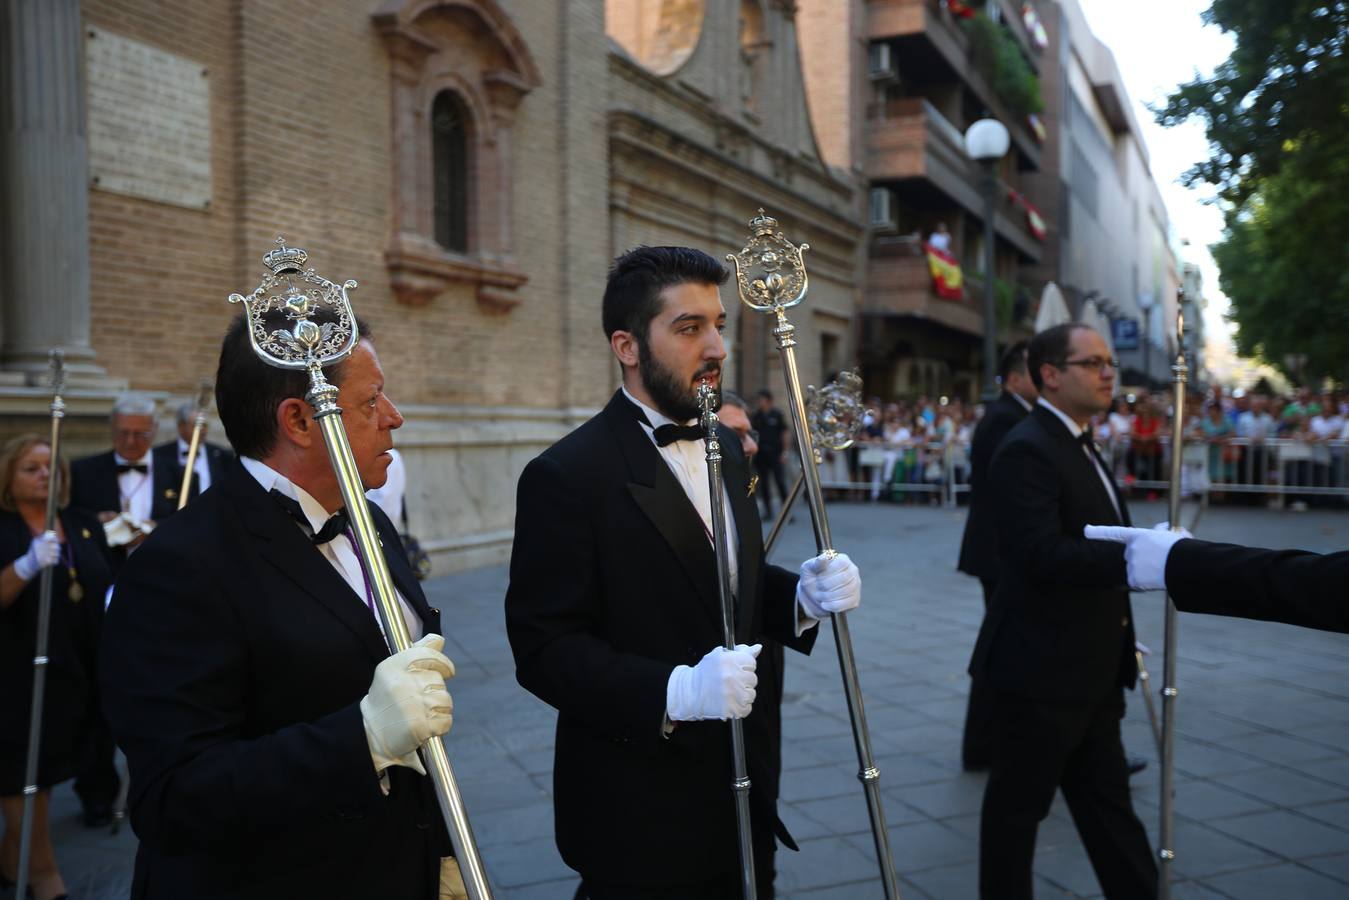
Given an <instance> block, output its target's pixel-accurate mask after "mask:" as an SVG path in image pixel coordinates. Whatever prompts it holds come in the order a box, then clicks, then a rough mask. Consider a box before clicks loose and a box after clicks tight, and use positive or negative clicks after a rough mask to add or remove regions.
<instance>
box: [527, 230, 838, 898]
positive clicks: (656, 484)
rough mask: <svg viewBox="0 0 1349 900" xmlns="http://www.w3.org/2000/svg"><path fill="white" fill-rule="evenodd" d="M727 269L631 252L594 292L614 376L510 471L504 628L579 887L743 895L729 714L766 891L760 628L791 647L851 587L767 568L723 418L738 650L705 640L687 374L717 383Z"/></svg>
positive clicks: (643, 893)
mask: <svg viewBox="0 0 1349 900" xmlns="http://www.w3.org/2000/svg"><path fill="white" fill-rule="evenodd" d="M726 277H727V272H726V269H725V268H724V267H723V266H722V265H721V264H720V263H718V262H717V261H716V260H714V259H713V258H712V257H710V256H708V255H707V254H706V253H703V252H701V251H699V250H693V249H689V248H684V247H639V248H637V249H635V250H632V251H630V252H629V253H627V254H625V255H623V256H622V257H620V258H619V259H618V260H617V261H616V263H615V265H614V268H613V271H612V272H611V273H610V276H609V281H608V286H607V287H606V289H605V293H604V302H603V319H604V332H605V334H606V335H607V336H608V338H609V347H610V349H611V350H612V352H613V354H614V356H615V357H616V358H617V359H618V361H619V364H620V365H621V366H622V370H623V386H622V387H621V388H620V389H619V390H618V391H617V392H616V393H615V394H614V396H613V398H612V399H611V400H610V401H609V404H608V405H607V406H606V407H605V408H604V409H603V410H602V411H601V412H600V413H599V414H598V415H597V416H595V417H594V418H592V419H591V420H590V421H588V422H586V423H585V424H584V425H582V426H581V427H580V428H578V429H577V430H576V431H574V432H573V433H572V434H570V435H568V436H567V437H566V438H563V439H562V440H561V441H559V442H558V443H557V444H555V445H553V446H552V447H551V448H549V449H548V450H547V451H545V452H544V453H543V454H542V455H541V456H539V457H538V458H537V459H535V460H533V461H532V462H531V463H530V464H529V465H528V466H527V467H526V468H525V471H524V473H523V474H522V475H521V477H520V485H519V491H518V495H517V496H518V501H517V502H518V507H517V512H516V519H515V547H514V550H513V553H512V556H511V581H510V587H509V589H508V591H507V594H506V627H507V631H508V633H509V635H510V641H511V648H512V650H513V651H514V653H515V664H516V677H517V678H518V679H519V681H520V684H521V685H523V686H524V687H525V688H527V689H528V690H529V691H531V692H532V693H534V694H535V695H537V696H538V697H539V698H541V699H542V700H544V701H545V702H547V703H548V704H550V705H552V706H553V707H555V708H556V709H557V710H558V721H557V745H556V756H555V761H554V766H553V782H554V794H553V796H554V812H555V829H556V835H557V845H558V850H559V851H560V852H561V854H562V858H563V860H564V861H566V863H567V865H569V866H571V867H572V868H573V869H576V870H577V871H578V872H580V873H581V877H582V885H581V889H580V891H579V892H578V894H577V896H578V897H589V898H591V900H608V898H623V900H655V898H676V897H678V898H688V897H699V898H704V900H717V898H728V900H729V898H735V897H739V894H740V889H739V877H740V876H739V860H738V853H737V837H736V819H735V809H734V804H733V802H732V794H731V778H732V771H731V738H730V727H729V725H728V724H726V723H727V720H729V719H743V720H744V722H745V725H744V729H745V744H746V756H747V760H748V764H749V775H750V779H751V782H752V788H751V791H750V807H751V818H752V822H753V827H752V832H753V844H754V851H755V852H754V856H755V867H756V870H757V875H758V883H759V894H760V896H761V897H771V896H772V895H773V886H772V884H773V862H772V861H773V852H774V847H775V838H776V839H778V840H781V841H782V842H783V843H785V844H786V845H787V846H789V847H792V848H793V849H795V844H794V843H793V842H792V840H791V836H790V835H789V834H788V833H787V830H786V828H784V827H783V825H782V822H781V821H780V820H779V819H778V817H777V796H776V785H777V775H778V770H779V768H780V765H779V758H778V748H777V743H776V741H775V740H774V738H773V729H772V724H771V715H770V711H772V710H775V709H776V706H777V704H778V702H779V696H778V693H779V691H780V688H779V687H778V686H777V685H778V679H777V677H776V673H775V672H770V671H768V670H769V668H770V667H771V665H770V663H769V656H768V655H767V654H765V655H763V656H760V649H761V644H760V641H761V640H762V639H763V637H764V636H771V637H773V638H774V639H776V640H778V641H780V642H781V643H783V644H785V645H787V646H789V647H792V648H793V649H795V650H798V651H801V652H803V653H808V652H810V649H811V646H812V645H813V643H814V640H815V636H816V630H815V626H816V625H817V624H818V621H819V619H821V618H823V617H824V616H825V615H827V614H828V613H830V612H842V611H845V610H848V609H853V608H855V607H856V606H857V605H858V602H859V601H860V598H861V581H860V579H859V577H858V574H857V568H856V567H855V566H854V565H853V564H852V563H851V562H850V561H849V560H848V558H847V557H846V556H843V555H839V556H837V557H834V558H833V559H831V560H824V559H821V558H816V559H812V560H807V561H806V562H805V563H804V564H803V565H802V567H801V576H800V577H799V578H798V576H797V575H796V574H794V573H791V572H788V571H786V570H784V569H780V568H777V567H775V566H768V565H765V563H764V558H763V543H762V538H761V536H760V529H761V527H762V526H761V523H760V521H759V515H758V511H757V509H756V508H755V504H754V499H753V498H752V497H751V496H750V495H749V472H748V467H747V465H746V462H745V459H744V457H743V455H742V453H741V452H740V447H741V444H740V441H739V440H738V439H736V438H735V436H734V435H733V433H732V432H731V431H730V430H729V429H725V428H723V434H724V437H723V440H722V444H721V446H722V453H723V455H724V457H725V459H724V461H723V463H722V473H723V478H724V479H725V488H726V490H725V496H726V510H725V511H726V520H727V525H728V530H729V532H730V534H732V535H734V536H735V539H734V540H732V541H729V542H728V543H730V544H731V546H730V547H729V550H730V553H729V556H730V567H731V583H732V585H733V586H734V592H735V595H736V610H737V617H736V642H737V646H736V648H735V649H734V650H731V651H728V650H725V649H724V648H723V647H722V646H721V645H722V630H721V612H720V601H719V598H718V590H717V584H718V578H717V563H716V556H715V553H714V550H713V544H712V540H711V534H712V516H711V505H710V500H709V489H708V481H707V461H706V456H705V451H704V446H703V442H702V440H701V432H700V430H699V429H698V428H697V427H696V420H697V416H698V403H697V388H698V385H699V384H700V383H701V382H703V381H707V382H708V383H710V384H711V385H712V386H714V387H719V386H720V381H721V364H722V360H724V359H725V358H726V349H725V345H724V344H723V342H722V337H721V332H722V328H723V327H724V325H725V321H726V311H725V309H724V308H723V307H722V304H721V299H720V296H719V293H718V287H719V286H720V285H721V284H723V283H724V282H725V280H726Z"/></svg>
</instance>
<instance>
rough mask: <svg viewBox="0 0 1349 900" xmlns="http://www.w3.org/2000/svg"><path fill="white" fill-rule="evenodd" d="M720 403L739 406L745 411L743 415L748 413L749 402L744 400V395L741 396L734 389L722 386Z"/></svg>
mask: <svg viewBox="0 0 1349 900" xmlns="http://www.w3.org/2000/svg"><path fill="white" fill-rule="evenodd" d="M721 405H722V406H735V407H739V408H740V409H743V410H744V411H745V415H749V404H748V403H746V402H745V398H744V397H741V396H740V395H739V394H737V393H736V392H735V391H732V390H728V389H726V388H722V391H721Z"/></svg>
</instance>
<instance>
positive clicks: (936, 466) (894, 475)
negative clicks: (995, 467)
mask: <svg viewBox="0 0 1349 900" xmlns="http://www.w3.org/2000/svg"><path fill="white" fill-rule="evenodd" d="M855 450H856V456H855V457H854V458H853V459H851V460H850V459H849V454H850V453H852V451H850V450H845V451H841V452H833V453H830V454H829V455H828V457H827V458H826V459H825V461H824V462H823V463H822V464H821V466H820V486H821V487H823V488H824V489H826V490H840V491H851V492H865V494H864V496H865V497H867V498H868V499H870V498H875V499H878V500H882V501H890V502H905V501H907V500H911V499H915V498H921V499H925V500H929V501H930V500H932V499H934V498H935V499H936V500H937V501H938V502H940V503H941V504H942V505H943V506H955V505H956V502H957V501H956V497H957V495H958V494H959V493H961V492H964V491H968V490H969V489H970V487H969V483H968V482H969V447H968V445H967V444H966V443H964V442H961V441H949V442H946V443H943V442H941V441H928V442H926V443H909V444H905V445H903V446H901V447H898V448H888V447H881V446H879V445H876V444H859V445H858V446H857V447H856V448H855ZM854 464H855V471H854V470H853V468H852V466H853V465H854Z"/></svg>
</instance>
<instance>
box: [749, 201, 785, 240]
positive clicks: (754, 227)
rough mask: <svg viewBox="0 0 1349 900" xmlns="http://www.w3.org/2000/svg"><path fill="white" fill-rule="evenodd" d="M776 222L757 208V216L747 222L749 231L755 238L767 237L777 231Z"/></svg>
mask: <svg viewBox="0 0 1349 900" xmlns="http://www.w3.org/2000/svg"><path fill="white" fill-rule="evenodd" d="M777 227H778V220H777V219H775V218H773V217H772V216H770V215H767V214H766V213H765V212H764V211H763V207H762V206H761V207H759V214H758V215H757V216H755V217H754V218H752V219H750V220H749V228H750V231H753V232H754V236H755V237H767V236H768V235H770V234H772V233H773V232H774V231H776V230H777Z"/></svg>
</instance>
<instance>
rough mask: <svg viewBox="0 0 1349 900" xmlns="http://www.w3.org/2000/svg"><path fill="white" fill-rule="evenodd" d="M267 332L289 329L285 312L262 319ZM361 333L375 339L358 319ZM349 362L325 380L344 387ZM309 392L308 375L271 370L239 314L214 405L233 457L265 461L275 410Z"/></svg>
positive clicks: (330, 370) (326, 315)
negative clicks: (251, 340)
mask: <svg viewBox="0 0 1349 900" xmlns="http://www.w3.org/2000/svg"><path fill="white" fill-rule="evenodd" d="M310 318H311V319H312V320H313V321H315V322H318V323H319V324H320V325H322V324H326V323H328V322H336V321H337V317H336V315H334V314H333V313H332V312H331V311H329V310H326V309H325V310H321V311H319V312H318V313H317V314H315V315H312V316H310ZM263 323H264V326H265V327H266V329H267V331H268V332H271V331H273V330H275V329H277V328H283V327H285V325H286V323H287V320H286V319H285V317H284V315H283V314H282V313H280V312H273V313H269V314H268V315H267V316H266V317H264V319H263ZM356 331H357V334H358V335H360V337H361V338H362V339H366V338H369V337H370V328H369V326H367V325H366V324H365V322H363V321H361V320H360V319H359V318H357V319H356ZM345 369H346V362H345V361H343V362H340V363H338V364H337V365H333V366H327V367H325V368H324V370H323V374H324V376H325V377H326V378H327V379H328V380H329V381H330V382H332V383H333V384H334V385H337V386H339V387H340V386H341V384H342V375H343V373H344V370H345ZM307 393H309V373H308V372H305V371H303V370H299V369H278V368H277V367H276V366H271V365H268V364H267V363H265V362H263V361H262V360H261V359H259V358H258V355H257V354H256V353H255V352H253V347H252V344H251V343H250V342H249V340H248V326H247V322H246V320H245V318H244V317H243V316H242V315H240V316H238V317H237V318H235V320H234V321H233V322H231V323H230V326H229V329H228V330H226V332H225V339H224V340H223V341H222V342H221V344H220V364H219V366H217V368H216V373H215V406H216V411H217V412H218V413H219V415H220V423H221V424H222V425H224V426H225V436H226V437H227V438H229V442H230V444H231V446H233V447H234V452H235V453H238V454H239V455H240V456H248V457H252V458H253V459H265V458H266V457H267V456H269V455H270V454H271V452H272V450H273V449H274V448H275V447H276V408H277V407H278V406H280V405H281V403H282V401H285V400H288V399H290V398H291V397H301V398H303V397H304V395H305V394H307Z"/></svg>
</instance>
